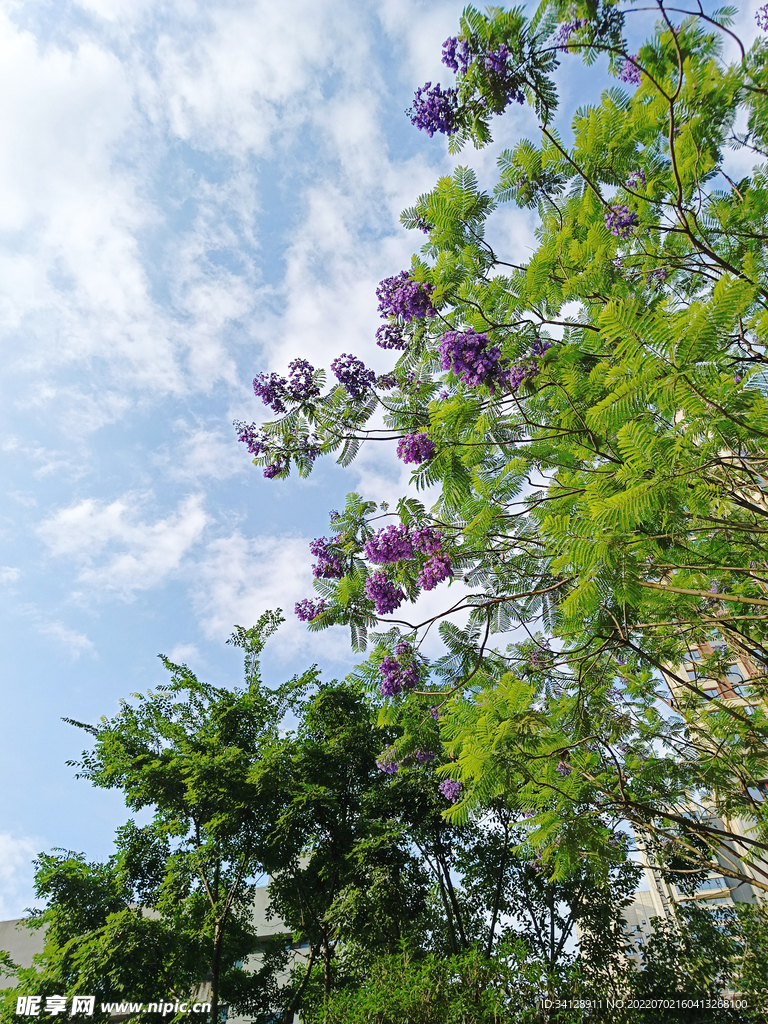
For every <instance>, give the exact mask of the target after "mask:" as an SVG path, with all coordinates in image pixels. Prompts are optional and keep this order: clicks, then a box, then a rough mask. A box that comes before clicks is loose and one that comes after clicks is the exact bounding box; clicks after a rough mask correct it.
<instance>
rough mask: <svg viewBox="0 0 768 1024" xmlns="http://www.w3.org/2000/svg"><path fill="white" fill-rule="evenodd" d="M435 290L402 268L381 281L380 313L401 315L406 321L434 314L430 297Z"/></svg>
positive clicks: (377, 294)
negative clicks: (413, 277)
mask: <svg viewBox="0 0 768 1024" xmlns="http://www.w3.org/2000/svg"><path fill="white" fill-rule="evenodd" d="M434 290H435V289H434V286H433V285H431V284H429V283H428V282H422V281H414V280H413V279H412V278H411V276H410V275H409V273H408V271H407V270H401V271H400V273H399V274H395V275H394V276H393V277H385V278H384V280H383V281H380V282H379V285H378V288H377V289H376V298H377V299H378V300H379V313H381V315H382V316H394V317H400V318H401V319H403V320H405V322H406V323H411V322H412V321H413V320H423V319H424V317H427V316H434V315H435V309H434V307H433V305H432V299H431V298H430V296H431V294H432V292H433V291H434ZM380 329H381V328H380ZM377 333H378V332H377ZM385 347H387V346H382V348H385ZM392 347H394V346H392Z"/></svg>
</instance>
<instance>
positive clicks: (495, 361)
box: [440, 331, 501, 388]
mask: <svg viewBox="0 0 768 1024" xmlns="http://www.w3.org/2000/svg"><path fill="white" fill-rule="evenodd" d="M500 359H501V349H499V348H497V346H496V345H490V344H489V343H488V335H487V334H478V332H477V331H448V332H447V333H446V334H444V335H443V337H442V338H441V340H440V365H441V366H442V368H443V369H444V370H452V371H453V373H454V374H455V376H457V377H459V378H460V379H461V380H463V381H464V383H465V384H468V385H469V386H470V387H474V388H476V387H479V386H480V385H481V384H489V385H490V386H491V387H492V386H493V381H494V380H495V379H496V378H497V377H498V375H499V372H500V366H499V361H500Z"/></svg>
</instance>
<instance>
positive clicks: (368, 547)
mask: <svg viewBox="0 0 768 1024" xmlns="http://www.w3.org/2000/svg"><path fill="white" fill-rule="evenodd" d="M365 554H366V556H367V557H368V558H369V559H370V560H371V561H372V562H375V563H376V564H377V565H388V564H391V563H392V562H400V561H404V560H406V559H409V558H413V544H412V543H411V540H410V538H409V536H408V527H407V526H403V524H402V523H401V524H400V525H399V526H386V527H385V528H384V529H383V530H380V531H379V532H378V533H377V534H376V535H375V537H372V538H371V540H368V541H366V542H365Z"/></svg>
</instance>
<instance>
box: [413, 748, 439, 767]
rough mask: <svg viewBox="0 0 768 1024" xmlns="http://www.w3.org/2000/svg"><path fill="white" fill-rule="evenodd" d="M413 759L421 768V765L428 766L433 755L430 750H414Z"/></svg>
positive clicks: (432, 759) (433, 757)
mask: <svg viewBox="0 0 768 1024" xmlns="http://www.w3.org/2000/svg"><path fill="white" fill-rule="evenodd" d="M413 759H414V761H415V762H416V764H417V765H418V766H419V767H420V768H421V767H423V765H425V764H429V762H430V761H434V760H435V755H434V753H433V752H432V751H431V750H414V752H413Z"/></svg>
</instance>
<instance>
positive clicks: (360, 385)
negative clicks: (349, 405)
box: [331, 352, 376, 398]
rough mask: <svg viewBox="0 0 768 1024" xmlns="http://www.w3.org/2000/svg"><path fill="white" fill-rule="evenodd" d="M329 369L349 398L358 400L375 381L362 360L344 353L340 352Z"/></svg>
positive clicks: (372, 373) (371, 371) (371, 372)
mask: <svg viewBox="0 0 768 1024" xmlns="http://www.w3.org/2000/svg"><path fill="white" fill-rule="evenodd" d="M331 369H332V370H333V372H334V374H335V375H336V377H337V378H338V381H339V383H340V384H343V385H344V387H345V388H346V389H347V393H348V394H349V396H350V398H360V396H361V395H364V394H365V393H366V391H368V390H369V389H370V387H371V385H372V384H373V383H374V382H375V380H376V374H375V373H374V372H373V370H367V369H366V368H365V363H364V362H363V361H362V359H358V358H357V356H352V355H349V354H348V353H346V352H342V354H341V355H340V356H339V357H338V359H334V360H333V362H332V363H331Z"/></svg>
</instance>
